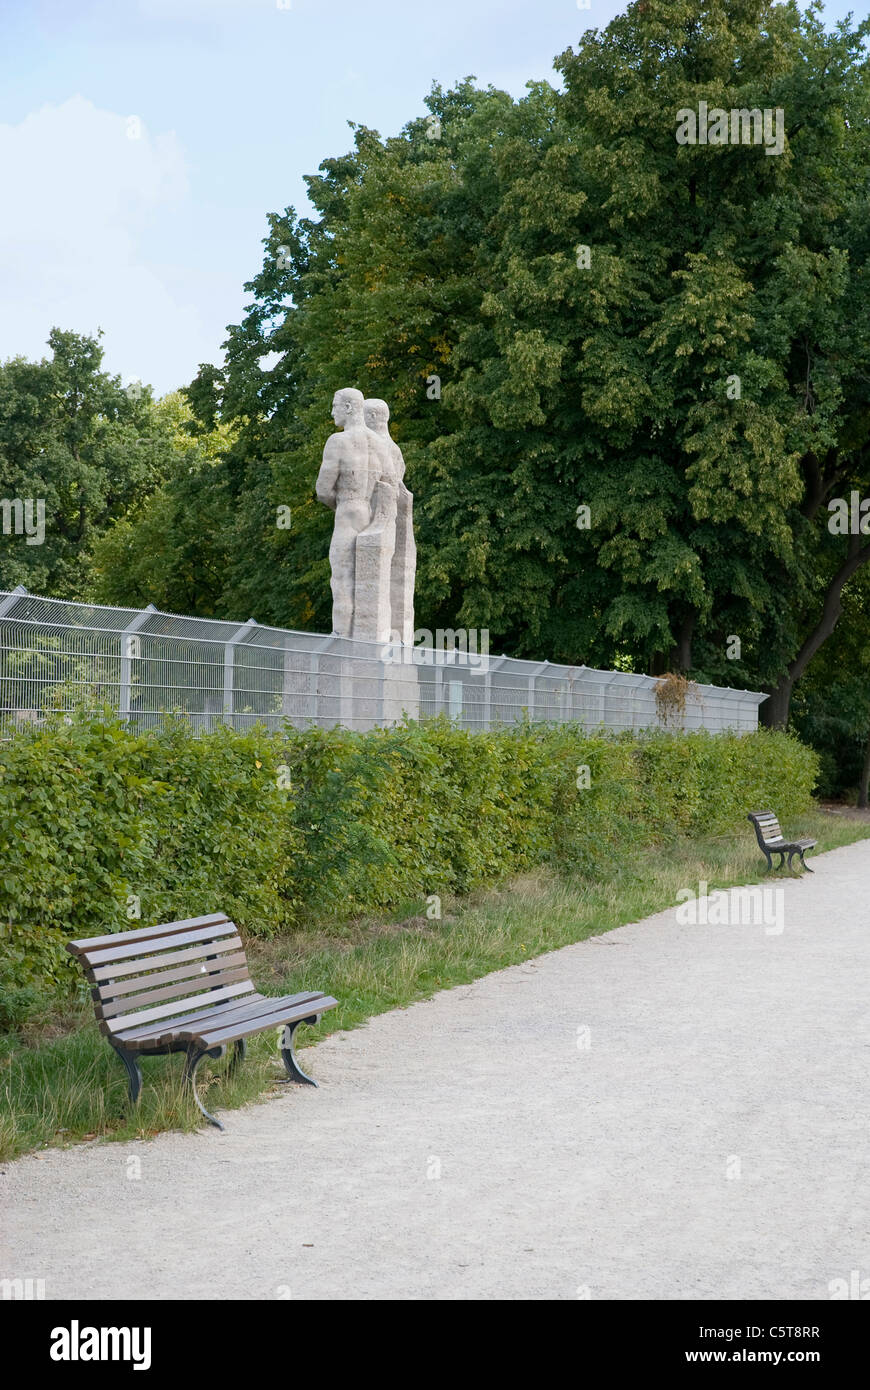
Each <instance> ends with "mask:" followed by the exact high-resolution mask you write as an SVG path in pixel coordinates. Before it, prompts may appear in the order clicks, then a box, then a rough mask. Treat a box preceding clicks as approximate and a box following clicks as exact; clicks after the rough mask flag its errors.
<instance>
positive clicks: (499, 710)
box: [0, 586, 765, 737]
mask: <svg viewBox="0 0 870 1390" xmlns="http://www.w3.org/2000/svg"><path fill="white" fill-rule="evenodd" d="M447 637H448V638H449V639H450V640H451V643H452V645H450V646H448V647H446V648H445V646H444V645H443V643H439V642H438V641H437V638H436V639H435V643H436V644H435V645H433V646H428V647H413V648H410V647H405V648H391V647H389V646H387V647H385V646H381V645H380V644H378V643H371V642H357V641H352V640H349V639H345V638H338V637H324V636H321V635H319V634H316V633H310V632H292V631H288V630H285V629H284V628H275V627H265V626H263V625H261V624H260V623H256V622H254V621H253V619H250V620H249V621H248V622H247V623H244V624H241V625H240V624H238V623H227V622H217V621H214V620H212V619H210V618H188V617H180V616H178V615H177V614H173V613H160V612H158V611H157V609H155V608H154V607H152V606H149V607H148V608H146V609H141V610H140V609H129V608H108V607H100V606H94V605H90V604H84V603H72V602H67V601H65V600H61V599H51V598H40V597H37V596H36V595H33V594H29V593H27V591H26V590H25V589H24V588H23V587H20V586H19V588H18V589H15V590H13V591H11V592H8V591H0V734H2V736H4V737H8V735H9V734H10V732H12V731H13V730H14V729H16V728H19V727H21V726H22V725H23V724H27V723H31V724H32V723H35V722H39V721H40V720H41V719H42V718H43V717H44V715H45V712H46V711H48V710H61V711H66V712H69V711H72V710H73V709H75V708H76V707H77V706H80V705H82V704H85V705H91V706H98V705H104V704H108V705H110V706H111V707H112V708H113V709H114V710H116V711H117V712H118V714H119V715H120V716H121V718H123V719H125V720H128V721H129V722H130V723H131V724H132V725H134V726H135V727H137V728H139V729H144V728H148V727H150V726H154V725H155V724H157V723H159V722H160V720H161V719H162V718H163V716H164V714H165V713H167V712H173V711H174V712H179V713H182V714H184V715H185V716H187V717H188V718H189V719H190V720H191V722H192V723H193V724H194V725H195V726H196V727H197V728H200V729H210V728H213V727H214V726H215V725H217V724H222V723H225V724H230V725H232V726H234V727H235V728H246V727H249V726H250V725H252V724H255V723H262V724H265V725H267V726H268V727H271V728H279V727H281V725H282V723H283V722H284V721H285V720H287V721H289V722H290V723H291V724H293V725H295V726H296V727H297V728H303V727H306V726H309V725H320V726H321V727H331V726H333V725H336V724H341V725H345V726H347V727H350V728H355V729H370V728H373V727H374V726H376V725H383V724H390V723H392V722H394V721H396V720H399V719H401V718H403V717H410V718H415V719H419V718H423V717H427V716H432V715H437V714H441V713H444V714H446V715H448V716H449V717H450V718H451V719H454V720H455V721H456V722H457V723H458V724H459V725H461V726H462V727H464V728H469V729H490V728H493V727H496V726H499V725H505V724H512V723H516V722H517V721H518V720H521V719H524V718H529V719H531V720H533V721H551V722H560V723H565V722H569V721H571V722H577V723H579V724H582V725H583V726H585V727H586V728H589V729H593V728H600V727H604V728H607V729H614V730H623V729H646V728H657V727H661V723H660V720H659V717H658V713H657V708H656V701H655V685H656V682H655V680H654V679H653V678H652V677H651V676H639V675H631V674H629V673H628V672H624V671H596V670H593V669H591V668H589V667H586V666H558V665H554V664H553V663H551V662H548V661H519V660H516V659H514V658H513V657H506V656H491V655H488V653H484V652H483V651H481V650H477V651H475V650H473V649H472V650H462V649H461V645H459V644H457V639H456V635H455V634H452V633H448V634H447ZM467 641H468V639H466V642H467ZM474 646H475V642H474V641H473V640H472V642H471V647H472V648H473V647H474ZM764 698H765V697H764V696H763V695H758V694H754V693H752V692H750V691H745V690H733V689H729V688H723V687H719V686H710V685H702V686H697V687H696V688H695V690H694V691H693V693H692V694H691V695H690V697H689V699H688V702H687V705H686V709H685V712H684V713H683V715H682V717H681V718H680V720H679V724H678V727H680V728H683V729H698V728H704V729H710V730H716V731H721V730H724V729H735V730H738V731H746V730H751V729H754V728H756V726H757V723H758V706H759V705H760V704H761V702H762V700H763V699H764Z"/></svg>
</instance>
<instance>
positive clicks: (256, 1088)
mask: <svg viewBox="0 0 870 1390" xmlns="http://www.w3.org/2000/svg"><path fill="white" fill-rule="evenodd" d="M789 831H790V833H792V834H794V835H796V836H797V835H799V836H808V837H816V838H817V839H818V841H819V844H818V850H817V852H821V851H822V850H827V849H834V848H836V847H837V846H839V845H846V844H851V843H853V842H854V841H855V840H860V839H865V838H867V837H868V836H870V822H868V821H860V820H852V819H846V818H845V817H841V816H837V815H832V814H829V813H824V812H821V811H816V812H813V813H812V814H810V815H807V816H806V817H804V818H803V820H802V821H801V822H800V824H798V825H794V826H789ZM761 867H763V861H762V860H761V857H760V855H759V853H758V850H757V848H756V846H755V843H754V840H753V839H752V838H751V837H750V835H749V834H748V833H747V831H746V830H742V829H741V830H740V831H739V832H735V833H734V834H733V835H728V836H719V837H717V838H715V839H706V840H691V841H690V840H678V841H675V842H673V843H671V844H669V845H666V846H662V847H659V848H657V849H647V850H642V851H633V852H631V853H629V854H627V855H626V856H625V857H624V858H623V859H619V858H616V857H613V858H611V859H609V860H607V861H606V862H600V863H599V864H598V866H597V870H596V872H595V873H594V874H587V875H585V876H581V875H580V874H579V873H576V872H575V873H566V874H557V873H555V872H554V871H552V870H541V871H540V872H537V873H533V874H529V875H526V876H525V877H523V878H521V879H515V880H514V881H512V882H511V883H509V884H506V885H504V886H503V887H501V888H499V889H497V890H492V891H489V892H487V893H481V894H477V895H474V896H472V897H469V898H465V899H462V900H459V901H456V902H452V903H451V902H448V901H447V900H445V901H444V903H443V904H442V913H443V915H442V917H441V919H440V920H430V919H429V918H428V917H426V916H420V915H411V916H410V917H408V916H407V915H404V916H400V917H399V918H398V919H397V920H387V919H384V918H364V919H357V920H355V921H353V922H346V921H345V922H326V923H320V924H318V925H317V926H312V927H311V928H309V929H308V930H306V931H300V932H298V933H295V934H293V935H289V936H286V935H285V936H282V937H280V938H277V939H275V940H272V941H253V942H251V943H249V947H248V956H249V960H250V964H251V972H252V975H253V977H254V979H255V981H256V983H257V985H258V987H259V988H260V989H262V990H263V991H264V992H266V993H293V992H296V991H297V990H302V989H305V988H308V987H311V988H314V989H325V990H328V992H329V993H331V994H334V995H335V997H336V998H337V999H338V1000H339V1001H340V1002H339V1007H338V1008H337V1009H334V1010H332V1011H331V1012H330V1013H328V1014H326V1015H325V1017H324V1020H323V1022H322V1023H321V1025H320V1027H319V1028H318V1029H316V1030H307V1034H308V1038H310V1039H311V1040H315V1039H316V1038H317V1037H322V1036H325V1035H326V1034H327V1033H332V1032H336V1031H338V1030H344V1029H349V1028H356V1027H359V1025H360V1024H362V1023H364V1022H365V1021H366V1020H367V1019H369V1018H372V1017H373V1016H374V1015H375V1014H379V1013H384V1012H386V1011H387V1010H389V1009H394V1008H399V1007H402V1006H404V1005H408V1004H411V1003H413V1002H414V1001H415V1000H419V999H426V998H428V997H429V996H431V995H432V994H434V993H435V992H436V991H437V990H439V989H446V988H449V987H451V986H454V985H459V984H466V983H468V982H469V981H471V980H476V979H479V978H480V977H481V976H483V975H486V974H489V973H490V972H491V971H493V970H501V969H503V968H504V967H505V966H509V965H515V964H517V963H519V962H521V961H523V960H528V959H529V958H530V957H532V956H536V955H540V954H542V953H543V952H545V951H552V950H556V949H558V948H559V947H560V946H566V945H568V944H570V943H571V942H575V941H583V940H585V939H586V938H587V937H589V936H595V935H599V934H601V933H602V932H606V931H610V930H611V929H612V928H613V927H617V926H621V925H622V924H624V923H626V922H633V921H637V920H638V919H640V918H642V917H647V916H649V915H650V914H651V913H653V912H658V911H661V910H662V909H664V908H667V907H671V906H673V905H674V904H675V903H676V901H677V897H676V895H677V892H678V890H679V889H681V888H695V889H697V884H698V882H699V880H702V879H706V880H707V882H708V884H709V888H710V891H712V890H713V889H715V888H727V887H732V886H734V885H737V884H745V883H755V882H758V881H759V870H760V868H761ZM819 872H821V873H823V872H825V870H824V868H823V867H822V866H820V868H819ZM416 907H417V909H418V910H419V904H417V905H416ZM182 1065H183V1058H182V1057H180V1056H174V1057H170V1058H166V1057H157V1058H148V1057H146V1058H143V1059H142V1073H143V1079H144V1085H143V1090H142V1096H141V1099H140V1102H139V1105H138V1107H137V1109H136V1111H135V1112H131V1111H130V1110H129V1108H128V1105H127V1092H126V1078H125V1073H124V1069H123V1067H122V1066H121V1064H120V1062H119V1061H118V1059H117V1058H116V1057H115V1055H114V1054H113V1053H112V1051H111V1050H110V1048H109V1047H108V1046H107V1044H106V1042H105V1041H104V1039H103V1038H102V1036H101V1035H100V1034H99V1032H98V1031H97V1028H96V1025H95V1024H94V1022H93V1015H92V1012H91V1008H90V1004H89V1003H88V1004H86V1003H84V1002H80V1003H79V1004H78V1005H77V1006H72V1007H70V1008H67V1009H66V1010H65V1011H64V1012H63V1013H60V1014H58V1013H53V1014H49V1015H46V1016H44V1017H43V1018H41V1019H39V1020H36V1021H34V1022H33V1023H32V1024H31V1025H30V1026H29V1027H28V1029H27V1030H26V1031H24V1032H19V1033H16V1034H7V1035H4V1036H2V1037H0V1161H5V1160H8V1159H10V1158H14V1157H15V1156H17V1155H18V1154H21V1153H24V1152H27V1151H29V1150H32V1149H38V1148H44V1147H47V1146H49V1145H66V1144H70V1143H73V1142H78V1141H80V1140H85V1139H114V1140H122V1141H124V1140H126V1141H129V1140H131V1139H134V1138H144V1137H148V1136H151V1135H154V1134H157V1133H159V1132H160V1131H161V1130H165V1129H182V1130H193V1129H196V1128H198V1127H199V1125H200V1124H201V1123H202V1121H201V1118H200V1115H199V1112H198V1111H197V1110H196V1107H195V1106H194V1105H193V1103H192V1101H191V1100H190V1098H189V1096H188V1095H187V1094H186V1093H185V1092H184V1090H183V1089H182V1087H181V1084H180V1082H181V1067H182ZM283 1074H284V1072H283V1067H282V1065H281V1063H280V1059H279V1058H278V1055H277V1048H276V1040H275V1037H274V1036H273V1035H271V1034H265V1035H260V1036H259V1037H256V1038H253V1039H251V1040H250V1041H249V1050H248V1060H247V1062H246V1063H245V1065H244V1066H243V1067H241V1068H240V1069H239V1070H238V1072H237V1073H236V1075H235V1076H234V1077H232V1078H228V1077H227V1076H226V1075H225V1069H224V1065H223V1064H222V1063H219V1062H215V1063H212V1062H210V1061H209V1059H206V1060H205V1061H204V1062H203V1064H202V1065H201V1066H200V1069H199V1073H198V1084H199V1092H200V1095H201V1097H202V1099H203V1103H204V1104H205V1105H206V1107H207V1108H208V1109H210V1110H212V1111H214V1110H215V1109H216V1108H217V1109H235V1108H236V1107H238V1106H240V1105H244V1104H245V1103H247V1102H250V1101H253V1100H255V1099H258V1098H265V1097H268V1096H269V1095H271V1094H274V1093H275V1092H276V1091H277V1090H278V1089H279V1087H278V1080H279V1078H280V1077H281V1076H283Z"/></svg>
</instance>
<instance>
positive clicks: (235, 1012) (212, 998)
mask: <svg viewBox="0 0 870 1390" xmlns="http://www.w3.org/2000/svg"><path fill="white" fill-rule="evenodd" d="M67 950H68V951H70V952H72V954H73V955H74V956H76V957H77V958H78V959H79V960H80V961H81V963H82V966H83V967H84V971H85V974H86V975H87V978H88V979H89V980H90V982H91V984H92V985H93V989H92V990H91V997H92V998H93V1001H94V1011H95V1013H96V1015H97V1020H98V1022H99V1025H100V1031H101V1032H102V1033H104V1034H105V1036H106V1038H107V1039H108V1042H109V1045H110V1046H111V1047H113V1048H114V1049H115V1051H116V1052H117V1054H118V1056H119V1057H120V1058H121V1061H122V1062H123V1063H124V1066H125V1067H126V1068H127V1075H128V1077H129V1082H130V1099H131V1101H133V1102H134V1103H135V1102H136V1101H137V1100H138V1099H139V1093H140V1091H141V1089H142V1072H141V1069H140V1067H139V1058H140V1057H141V1056H146V1057H151V1056H157V1055H165V1054H166V1053H169V1052H184V1053H186V1054H187V1058H186V1061H185V1064H184V1079H185V1081H186V1082H188V1083H189V1084H190V1087H191V1090H192V1091H193V1098H194V1100H195V1101H196V1103H197V1105H198V1106H199V1109H200V1110H201V1111H202V1113H203V1115H204V1116H205V1118H206V1119H207V1120H209V1121H210V1122H211V1123H212V1124H213V1125H217V1127H218V1129H223V1125H222V1124H221V1123H220V1121H219V1120H216V1119H215V1117H214V1115H210V1114H209V1113H208V1111H207V1110H206V1109H205V1107H204V1106H203V1105H202V1103H201V1101H200V1099H199V1096H198V1095H197V1093H196V1069H197V1067H198V1066H199V1064H200V1062H201V1061H202V1059H203V1057H205V1056H209V1057H221V1056H223V1055H224V1053H225V1052H226V1050H227V1047H228V1045H229V1044H230V1043H234V1044H235V1048H234V1054H233V1058H232V1061H231V1063H230V1070H231V1071H232V1070H233V1069H234V1068H235V1067H236V1066H237V1065H238V1064H239V1062H241V1061H242V1060H243V1058H244V1056H245V1040H246V1038H249V1037H251V1036H252V1035H253V1034H254V1033H262V1032H265V1030H266V1029H268V1028H278V1027H281V1026H282V1025H283V1028H284V1032H283V1034H282V1038H281V1056H282V1058H283V1059H284V1065H285V1067H286V1069H287V1073H288V1076H289V1079H290V1080H291V1081H304V1082H307V1083H308V1085H310V1086H316V1085H317V1082H316V1081H314V1080H312V1078H311V1077H310V1076H306V1075H305V1072H304V1071H303V1070H302V1069H301V1067H300V1066H299V1063H298V1062H297V1060H296V1054H295V1052H294V1050H293V1036H294V1034H295V1032H296V1029H297V1028H298V1027H299V1025H300V1024H301V1023H317V1022H319V1020H320V1015H321V1014H322V1013H323V1012H324V1011H325V1010H326V1009H334V1008H335V1006H336V1003H337V1002H338V1001H337V1000H335V999H333V998H331V996H330V995H328V994H318V993H315V992H314V991H310V990H309V991H307V992H305V993H303V994H288V995H285V996H284V997H283V998H281V999H275V998H270V997H269V996H268V995H264V994H258V993H257V991H256V989H255V988H254V985H253V982H252V980H251V977H250V974H249V972H248V962H247V959H246V957H245V951H244V947H243V946H242V943H241V940H240V938H239V933H238V929H237V928H236V927H235V926H234V925H233V923H232V922H230V921H228V920H227V918H226V917H225V916H224V914H223V913H222V912H213V913H210V914H209V915H207V916H205V917H191V918H188V919H187V920H186V921H184V922H164V923H163V925H162V926H158V927H142V928H141V929H136V930H134V931H124V932H115V933H113V934H112V935H111V936H92V937H88V938H86V939H85V940H83V941H68V942H67Z"/></svg>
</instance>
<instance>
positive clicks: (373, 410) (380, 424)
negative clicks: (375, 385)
mask: <svg viewBox="0 0 870 1390" xmlns="http://www.w3.org/2000/svg"><path fill="white" fill-rule="evenodd" d="M389 418H390V407H389V406H388V405H387V403H386V401H380V400H378V398H377V396H374V397H373V398H372V399H371V400H368V401H366V403H365V422H366V424H367V425H368V427H369V429H370V430H374V432H375V434H389V430H388V429H387V421H388V420H389Z"/></svg>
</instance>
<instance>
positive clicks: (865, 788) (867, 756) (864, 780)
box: [858, 738, 870, 806]
mask: <svg viewBox="0 0 870 1390" xmlns="http://www.w3.org/2000/svg"><path fill="white" fill-rule="evenodd" d="M868 798H870V738H868V740H867V747H866V748H865V749H864V766H863V767H862V769H861V782H860V785H859V787H858V805H859V806H866V805H867V804H868Z"/></svg>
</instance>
